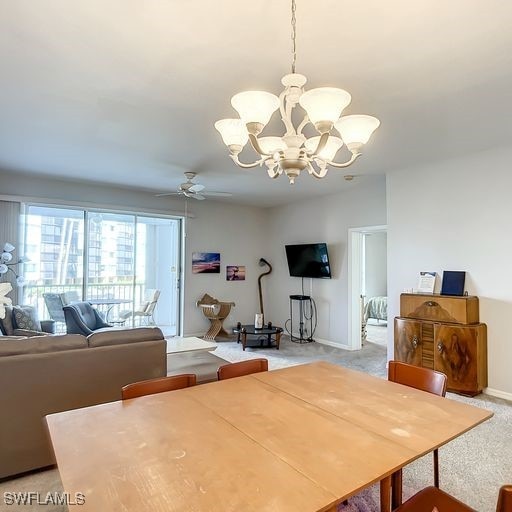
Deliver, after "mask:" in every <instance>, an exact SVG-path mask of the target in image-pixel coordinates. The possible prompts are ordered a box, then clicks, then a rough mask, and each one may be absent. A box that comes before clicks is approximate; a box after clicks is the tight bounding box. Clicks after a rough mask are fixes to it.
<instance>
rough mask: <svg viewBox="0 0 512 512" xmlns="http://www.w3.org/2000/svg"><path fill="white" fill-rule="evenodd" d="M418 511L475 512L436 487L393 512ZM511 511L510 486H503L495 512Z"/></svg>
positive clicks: (419, 494) (411, 499) (418, 494)
mask: <svg viewBox="0 0 512 512" xmlns="http://www.w3.org/2000/svg"><path fill="white" fill-rule="evenodd" d="M420 510H428V511H429V512H430V511H431V510H438V511H440V512H442V511H444V510H447V511H448V510H449V511H450V512H475V510H474V509H472V508H471V507H468V506H467V505H465V504H464V503H462V502H461V501H459V500H457V499H456V498H454V497H453V496H451V495H450V494H448V493H446V492H444V491H442V490H441V489H438V488H437V487H427V488H425V489H423V490H421V491H420V492H418V493H417V494H415V495H414V496H412V497H411V498H409V499H408V500H407V501H406V502H405V503H403V504H402V505H401V506H400V507H398V508H397V509H395V511H394V512H417V511H420ZM511 511H512V485H504V486H503V487H502V488H501V489H500V493H499V495H498V504H497V505H496V512H511Z"/></svg>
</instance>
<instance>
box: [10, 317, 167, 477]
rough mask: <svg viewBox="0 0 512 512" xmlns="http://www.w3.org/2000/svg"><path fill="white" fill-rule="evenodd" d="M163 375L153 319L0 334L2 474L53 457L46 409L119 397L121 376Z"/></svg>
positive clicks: (161, 343) (162, 350)
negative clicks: (89, 330) (141, 323)
mask: <svg viewBox="0 0 512 512" xmlns="http://www.w3.org/2000/svg"><path fill="white" fill-rule="evenodd" d="M165 375H166V341H165V340H164V337H163V335H162V331H161V330H160V329H158V328H156V327H148V328H135V329H119V330H106V331H100V332H95V333H94V334H91V335H90V336H88V337H87V338H85V337H84V336H81V335H79V334H68V335H62V336H58V335H53V336H37V337H31V338H30V337H27V338H22V337H8V336H0V411H1V420H0V478H4V477H7V476H10V475H15V474H18V473H22V472H25V471H28V470H32V469H36V468H41V467H45V466H48V465H51V464H54V457H53V453H52V450H51V447H50V443H49V441H48V438H47V432H46V426H45V423H44V417H45V416H46V415H47V414H51V413H54V412H61V411H65V410H69V409H76V408H79V407H86V406H90V405H95V404H101V403H104V402H110V401H114V400H120V399H121V387H122V386H124V385H125V384H128V383H130V382H136V381H139V380H145V379H150V378H155V377H162V376H165ZM97 428H98V429H101V425H98V426H97Z"/></svg>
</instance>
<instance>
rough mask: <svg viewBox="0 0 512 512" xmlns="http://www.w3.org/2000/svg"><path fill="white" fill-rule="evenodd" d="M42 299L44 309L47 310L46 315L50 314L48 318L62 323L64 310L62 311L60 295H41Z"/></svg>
mask: <svg viewBox="0 0 512 512" xmlns="http://www.w3.org/2000/svg"><path fill="white" fill-rule="evenodd" d="M43 299H44V303H45V304H46V309H48V313H49V314H50V318H51V319H52V320H55V321H56V322H62V323H64V322H65V321H66V319H65V318H64V310H63V309H62V308H63V306H64V304H63V302H62V296H61V294H60V293H43Z"/></svg>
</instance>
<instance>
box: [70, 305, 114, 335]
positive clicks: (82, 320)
mask: <svg viewBox="0 0 512 512" xmlns="http://www.w3.org/2000/svg"><path fill="white" fill-rule="evenodd" d="M63 309H64V317H65V319H66V330H67V333H68V334H82V335H83V336H89V335H90V334H92V333H93V332H94V331H97V330H98V329H102V328H104V327H112V325H111V324H108V323H107V322H105V320H103V318H102V317H101V315H100V314H99V313H98V312H97V311H96V310H95V309H94V308H93V307H92V306H91V305H90V304H89V303H88V302H74V303H73V304H68V305H66V306H64V307H63Z"/></svg>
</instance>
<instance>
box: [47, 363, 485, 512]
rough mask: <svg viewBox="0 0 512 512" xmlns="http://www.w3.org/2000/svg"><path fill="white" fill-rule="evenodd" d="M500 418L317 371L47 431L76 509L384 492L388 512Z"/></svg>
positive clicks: (84, 415) (325, 368)
mask: <svg viewBox="0 0 512 512" xmlns="http://www.w3.org/2000/svg"><path fill="white" fill-rule="evenodd" d="M491 416H492V413H491V412H489V411H487V410H485V409H481V408H479V407H475V406H473V405H469V404H466V403H462V402H459V401H455V400H452V399H449V398H444V397H439V396H436V395H433V394H430V393H426V392H424V391H419V390H417V389H414V388H411V387H407V386H403V385H401V384H397V383H394V382H390V381H387V380H385V379H382V378H379V377H374V376H371V375H369V374H366V373H362V372H358V371H354V370H350V369H347V368H343V367H341V366H338V365H334V364H331V363H327V362H314V363H309V364H303V365H298V366H293V367H288V368H284V369H279V370H274V371H269V372H262V373H256V374H252V375H247V376H244V377H239V378H234V379H229V380H224V381H219V382H212V383H208V384H202V385H198V386H194V387H191V388H186V389H183V390H179V391H171V392H167V393H158V394H154V395H149V396H145V397H140V398H136V399H132V400H126V401H119V402H112V403H107V404H101V405H96V406H92V407H86V408H83V409H77V410H71V411H66V412H61V413H57V414H51V415H49V416H46V422H47V427H48V431H49V436H50V439H51V443H52V446H53V449H54V453H55V457H56V461H57V466H58V470H59V473H60V476H61V479H62V483H63V487H64V490H65V491H66V492H67V493H70V494H71V495H74V493H82V494H83V495H84V499H85V502H84V504H83V505H81V506H76V505H75V506H73V505H71V506H70V507H69V508H70V510H74V509H75V507H76V510H80V511H82V512H86V511H94V512H97V511H100V510H101V511H102V512H107V511H126V512H132V511H133V512H135V511H137V512H146V511H147V512H149V511H151V512H164V511H165V512H168V511H173V512H181V511H187V512H188V511H208V512H229V511H233V512H235V511H236V512H242V511H258V512H261V511H273V512H274V511H279V512H318V511H321V512H324V511H329V512H333V511H335V510H337V507H338V506H339V504H340V503H342V502H343V501H344V500H347V499H349V498H351V497H352V496H354V495H355V494H357V493H359V492H360V491H361V490H363V489H365V488H367V487H369V486H371V485H372V484H374V483H380V510H381V511H382V512H389V511H390V510H391V494H392V482H393V481H394V480H395V479H393V478H392V475H394V474H396V473H397V472H398V470H400V469H401V468H403V467H404V466H406V465H407V464H409V463H411V462H412V461H414V460H415V459H417V458H419V457H421V456H423V455H425V454H427V453H429V452H431V451H433V450H434V449H436V448H439V447H440V446H442V445H444V444H446V443H448V442H450V441H451V440H453V439H454V438H456V437H458V436H460V435H462V434H464V433H465V432H467V431H468V430H470V429H472V428H474V427H476V426H477V425H479V424H480V423H482V422H484V421H486V420H487V419H489V418H490V417H491ZM465 456H466V454H465V453H464V452H461V453H460V458H461V459H463V458H464V457H465ZM460 467H462V466H455V467H452V468H450V471H453V472H457V471H459V470H460ZM395 491H396V489H395Z"/></svg>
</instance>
